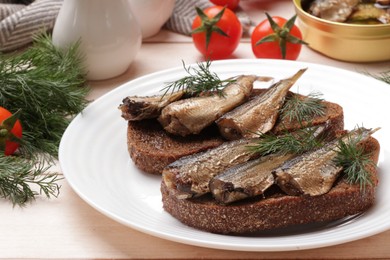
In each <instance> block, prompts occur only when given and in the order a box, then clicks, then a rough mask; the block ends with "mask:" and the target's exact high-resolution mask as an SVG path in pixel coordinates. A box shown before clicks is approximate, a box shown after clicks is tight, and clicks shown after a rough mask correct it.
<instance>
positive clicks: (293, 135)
mask: <svg viewBox="0 0 390 260" xmlns="http://www.w3.org/2000/svg"><path fill="white" fill-rule="evenodd" d="M317 129H318V127H308V128H303V129H299V130H296V131H294V132H286V133H285V134H282V135H275V134H273V133H265V134H262V135H261V136H260V138H259V142H258V143H257V145H254V146H251V147H250V149H251V150H252V151H253V152H256V153H259V154H260V155H267V154H273V153H280V154H288V153H293V154H302V153H304V152H306V151H309V150H312V149H315V148H318V147H320V146H322V145H323V140H322V138H320V137H319V134H318V133H317V132H316V131H317Z"/></svg>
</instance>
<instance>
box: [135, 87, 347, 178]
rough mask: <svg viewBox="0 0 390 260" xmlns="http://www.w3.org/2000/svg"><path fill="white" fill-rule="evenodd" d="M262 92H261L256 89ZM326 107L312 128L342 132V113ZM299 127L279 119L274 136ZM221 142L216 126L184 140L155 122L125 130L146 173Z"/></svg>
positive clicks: (331, 105) (158, 171)
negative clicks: (324, 127)
mask: <svg viewBox="0 0 390 260" xmlns="http://www.w3.org/2000/svg"><path fill="white" fill-rule="evenodd" d="M257 91H261V90H257ZM323 103H324V105H325V106H326V110H325V111H326V113H325V115H324V116H317V117H315V118H313V119H312V120H311V122H310V124H312V125H318V124H322V123H324V122H326V121H328V122H329V124H330V125H331V129H330V131H338V130H343V129H344V113H343V109H342V107H341V106H339V105H338V104H335V103H332V102H327V101H323ZM300 127H302V125H301V124H300V123H298V122H294V121H292V122H290V120H288V119H284V120H279V121H278V122H277V123H276V125H275V126H274V129H273V130H272V131H273V132H274V133H280V132H282V131H285V130H288V131H293V130H296V129H298V128H300ZM224 141H226V140H224V139H223V137H221V136H220V134H219V132H218V128H217V127H216V125H211V126H210V127H208V128H206V129H204V131H202V132H201V133H200V134H199V135H192V136H187V137H180V136H174V135H171V134H169V133H167V132H166V131H164V130H163V128H162V127H161V125H160V124H159V123H158V121H157V120H155V119H150V120H142V121H129V122H128V128H127V147H128V152H129V154H130V157H131V158H132V160H133V161H134V163H135V165H136V166H137V167H138V168H139V169H141V170H143V171H145V172H148V173H152V174H161V172H162V170H163V169H164V167H165V166H167V165H168V164H170V163H172V162H174V161H176V160H177V159H179V158H181V157H183V156H186V155H190V154H193V153H197V152H201V151H205V150H207V149H210V148H214V147H217V146H219V145H221V144H222V143H223V142H224Z"/></svg>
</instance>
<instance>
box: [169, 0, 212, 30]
mask: <svg viewBox="0 0 390 260" xmlns="http://www.w3.org/2000/svg"><path fill="white" fill-rule="evenodd" d="M195 6H197V7H199V8H200V9H205V8H207V7H209V6H212V4H211V3H210V1H209V0H176V3H175V7H174V9H173V13H172V16H171V17H170V18H169V20H168V21H167V23H166V24H165V27H166V28H167V29H168V30H171V31H174V32H178V33H181V34H185V35H190V34H191V31H192V21H193V20H194V18H195V16H196V10H195Z"/></svg>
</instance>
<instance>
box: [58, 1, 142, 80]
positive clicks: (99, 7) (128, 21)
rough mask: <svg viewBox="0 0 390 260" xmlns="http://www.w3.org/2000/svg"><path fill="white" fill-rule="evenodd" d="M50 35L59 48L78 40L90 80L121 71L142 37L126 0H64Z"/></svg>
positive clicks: (136, 50) (109, 76)
mask: <svg viewBox="0 0 390 260" xmlns="http://www.w3.org/2000/svg"><path fill="white" fill-rule="evenodd" d="M52 37H53V44H54V45H55V46H58V47H61V48H66V47H67V46H69V44H71V43H74V42H76V41H78V40H80V41H81V42H80V50H81V54H82V55H83V56H84V59H85V67H86V69H87V72H88V73H87V78H88V79H90V80H102V79H108V78H112V77H115V76H118V75H120V74H122V73H124V72H125V71H126V70H127V69H128V67H129V66H130V64H131V63H132V61H133V59H134V58H135V56H136V54H137V52H138V51H139V49H140V46H141V41H142V35H141V30H140V27H139V25H138V22H137V21H136V19H135V17H134V15H133V13H132V12H131V8H130V6H129V3H128V1H127V0H64V1H63V5H62V7H61V9H60V12H59V14H58V17H57V20H56V22H55V25H54V29H53V36H52Z"/></svg>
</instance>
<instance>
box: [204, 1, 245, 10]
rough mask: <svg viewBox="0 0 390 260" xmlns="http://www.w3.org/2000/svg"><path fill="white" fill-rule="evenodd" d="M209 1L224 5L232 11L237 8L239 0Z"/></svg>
mask: <svg viewBox="0 0 390 260" xmlns="http://www.w3.org/2000/svg"><path fill="white" fill-rule="evenodd" d="M210 2H211V3H213V4H215V5H220V6H226V7H227V8H229V9H230V10H232V11H234V10H236V9H237V7H238V4H239V3H240V0H210Z"/></svg>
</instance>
